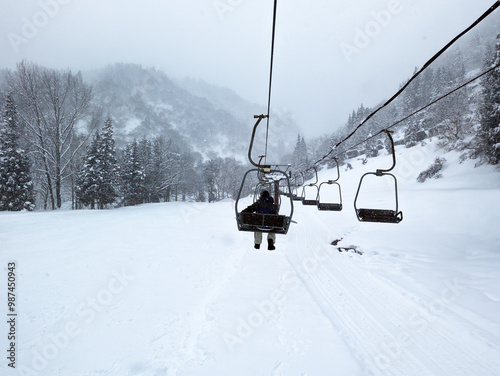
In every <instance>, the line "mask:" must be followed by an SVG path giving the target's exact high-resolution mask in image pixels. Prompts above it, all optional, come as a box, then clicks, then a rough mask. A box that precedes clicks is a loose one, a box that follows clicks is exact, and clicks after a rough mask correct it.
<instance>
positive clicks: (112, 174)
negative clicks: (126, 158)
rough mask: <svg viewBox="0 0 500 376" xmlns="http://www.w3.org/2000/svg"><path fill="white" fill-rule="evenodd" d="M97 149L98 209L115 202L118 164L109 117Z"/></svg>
mask: <svg viewBox="0 0 500 376" xmlns="http://www.w3.org/2000/svg"><path fill="white" fill-rule="evenodd" d="M98 151H99V169H100V174H101V180H100V182H99V187H98V196H97V201H98V205H99V209H103V208H104V207H105V206H106V205H108V204H112V203H113V202H115V200H116V197H117V194H116V191H115V187H116V185H117V183H118V164H117V161H116V147H115V140H114V138H113V123H112V121H111V119H108V120H106V122H105V123H104V128H103V130H102V136H101V139H100V144H99V150H98Z"/></svg>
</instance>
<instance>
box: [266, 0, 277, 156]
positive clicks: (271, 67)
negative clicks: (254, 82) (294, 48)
mask: <svg viewBox="0 0 500 376" xmlns="http://www.w3.org/2000/svg"><path fill="white" fill-rule="evenodd" d="M277 9H278V0H274V11H273V32H272V40H271V66H270V69H269V94H268V98H267V129H266V151H265V159H264V160H265V163H267V144H268V140H269V113H270V111H271V88H272V83H273V65H274V39H275V35H276V13H277Z"/></svg>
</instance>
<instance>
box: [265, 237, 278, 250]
mask: <svg viewBox="0 0 500 376" xmlns="http://www.w3.org/2000/svg"><path fill="white" fill-rule="evenodd" d="M267 249H268V250H269V251H274V250H275V249H276V247H275V246H274V241H273V239H267Z"/></svg>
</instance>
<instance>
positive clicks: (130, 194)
mask: <svg viewBox="0 0 500 376" xmlns="http://www.w3.org/2000/svg"><path fill="white" fill-rule="evenodd" d="M144 178H145V173H144V167H143V166H142V164H141V158H140V155H139V144H138V143H137V141H136V140H134V142H133V143H132V144H129V145H128V146H127V148H126V149H125V156H124V161H123V167H122V170H121V181H122V191H123V200H124V204H125V206H132V205H139V204H142V203H143V202H144V191H145V187H144Z"/></svg>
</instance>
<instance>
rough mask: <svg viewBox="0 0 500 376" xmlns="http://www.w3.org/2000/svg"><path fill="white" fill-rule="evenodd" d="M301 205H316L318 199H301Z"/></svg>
mask: <svg viewBox="0 0 500 376" xmlns="http://www.w3.org/2000/svg"><path fill="white" fill-rule="evenodd" d="M302 205H310V206H316V205H318V200H302Z"/></svg>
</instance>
